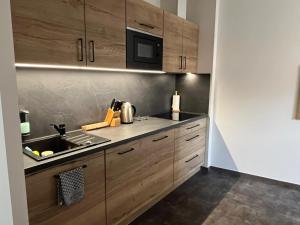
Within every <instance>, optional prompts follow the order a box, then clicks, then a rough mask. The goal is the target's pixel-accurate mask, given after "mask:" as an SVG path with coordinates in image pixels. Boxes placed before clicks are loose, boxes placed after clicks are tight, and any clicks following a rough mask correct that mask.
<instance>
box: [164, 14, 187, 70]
mask: <svg viewBox="0 0 300 225" xmlns="http://www.w3.org/2000/svg"><path fill="white" fill-rule="evenodd" d="M183 23H184V20H183V19H181V18H180V17H178V16H176V15H174V14H172V13H169V12H166V11H165V12H164V51H163V55H164V57H163V71H165V72H169V73H181V72H182V69H183V61H182V59H183V54H182V33H183Z"/></svg>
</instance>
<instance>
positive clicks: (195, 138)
mask: <svg viewBox="0 0 300 225" xmlns="http://www.w3.org/2000/svg"><path fill="white" fill-rule="evenodd" d="M205 144H206V129H205V128H203V129H201V130H198V131H195V132H193V133H190V134H187V135H185V136H183V137H181V138H178V139H176V141H175V162H176V161H177V160H180V159H182V158H185V157H187V156H189V155H192V154H194V153H195V152H197V151H200V150H201V151H205V147H206V146H205Z"/></svg>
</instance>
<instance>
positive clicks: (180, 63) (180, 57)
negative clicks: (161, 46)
mask: <svg viewBox="0 0 300 225" xmlns="http://www.w3.org/2000/svg"><path fill="white" fill-rule="evenodd" d="M179 61H180V62H179V69H180V70H182V56H179Z"/></svg>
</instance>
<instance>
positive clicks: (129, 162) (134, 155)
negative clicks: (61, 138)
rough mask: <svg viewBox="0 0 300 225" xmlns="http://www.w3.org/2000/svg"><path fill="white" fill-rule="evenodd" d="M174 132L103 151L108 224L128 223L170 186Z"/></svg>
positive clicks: (171, 180) (171, 183)
mask: <svg viewBox="0 0 300 225" xmlns="http://www.w3.org/2000/svg"><path fill="white" fill-rule="evenodd" d="M173 160H174V130H172V131H167V132H162V133H159V134H156V135H153V136H150V137H147V138H144V139H141V140H139V141H136V142H131V143H128V144H125V145H122V146H119V147H116V148H114V149H109V150H107V152H106V188H107V192H106V194H107V196H106V201H107V203H106V205H107V223H108V225H120V224H122V225H123V224H124V225H125V224H128V223H130V222H131V221H132V220H134V219H135V218H136V217H137V216H139V215H140V214H141V213H142V212H143V211H144V210H145V209H147V208H148V207H149V206H151V205H153V204H154V203H156V202H157V201H158V200H159V199H160V198H161V196H162V195H163V194H165V193H166V192H167V191H168V190H170V189H171V187H172V185H173Z"/></svg>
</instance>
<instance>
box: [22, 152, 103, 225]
mask: <svg viewBox="0 0 300 225" xmlns="http://www.w3.org/2000/svg"><path fill="white" fill-rule="evenodd" d="M104 164H105V163H104V154H103V153H101V154H100V155H97V156H90V157H86V158H84V159H78V160H76V161H72V162H69V163H66V164H64V165H61V166H57V167H54V168H51V169H48V170H46V171H44V172H40V173H37V174H33V175H29V176H27V177H26V186H27V187H26V188H27V201H28V210H29V223H30V225H82V224H88V225H105V224H106V217H105V167H104ZM83 165H86V167H85V168H84V176H85V195H84V198H83V199H82V200H81V201H80V202H78V203H74V204H73V205H71V206H69V207H66V206H59V204H58V198H57V181H56V178H55V175H57V174H59V173H61V172H65V171H68V170H71V169H74V168H77V167H81V166H83Z"/></svg>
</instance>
